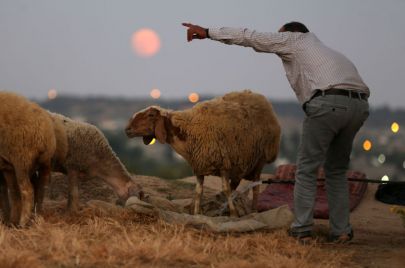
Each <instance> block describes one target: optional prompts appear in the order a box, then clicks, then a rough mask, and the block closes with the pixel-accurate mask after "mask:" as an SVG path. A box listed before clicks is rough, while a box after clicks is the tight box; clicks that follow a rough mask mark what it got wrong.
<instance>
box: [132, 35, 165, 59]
mask: <svg viewBox="0 0 405 268" xmlns="http://www.w3.org/2000/svg"><path fill="white" fill-rule="evenodd" d="M131 43H132V49H133V50H134V51H135V53H136V54H138V55H139V56H142V57H151V56H154V55H155V54H156V53H157V52H158V51H159V49H160V39H159V36H158V34H157V33H156V32H155V31H154V30H151V29H146V28H144V29H140V30H138V31H136V32H135V33H133V34H132V38H131Z"/></svg>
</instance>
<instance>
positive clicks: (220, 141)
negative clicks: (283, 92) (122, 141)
mask: <svg viewBox="0 0 405 268" xmlns="http://www.w3.org/2000/svg"><path fill="white" fill-rule="evenodd" d="M125 131H126V134H127V136H128V137H129V138H133V137H143V141H144V143H145V144H149V143H150V141H151V140H152V139H153V138H156V139H157V140H158V141H159V142H160V143H168V144H169V145H170V146H171V147H172V148H173V149H174V150H175V151H176V152H177V153H178V154H180V155H181V156H182V157H183V158H184V159H185V160H186V161H187V162H188V163H189V164H190V165H191V167H192V169H193V172H194V174H195V175H196V177H197V184H196V190H195V191H196V193H195V203H194V210H193V213H194V214H199V213H200V204H201V196H202V193H203V183H204V176H207V175H214V176H220V177H222V189H223V191H224V192H225V195H226V196H227V200H228V206H229V210H230V214H231V216H237V212H236V209H235V206H234V204H233V202H232V198H231V191H233V190H235V189H236V188H237V186H238V185H239V183H240V180H241V179H242V178H244V179H248V180H253V181H258V180H260V173H261V171H262V169H263V167H264V165H265V164H266V163H271V162H273V161H275V159H276V157H277V154H278V151H279V145H280V135H281V129H280V125H279V123H278V120H277V118H276V115H275V113H274V112H273V108H272V105H271V103H270V102H269V101H268V100H267V99H266V98H265V97H264V96H262V95H260V94H257V93H253V92H252V91H250V90H244V91H242V92H231V93H228V94H226V95H224V96H223V97H217V98H214V99H212V100H208V101H204V102H201V103H198V104H196V105H195V106H194V107H192V108H190V109H187V110H182V111H172V110H167V109H163V108H161V107H158V106H150V107H147V108H145V109H143V110H141V111H139V112H137V113H134V114H133V116H132V117H131V119H130V120H129V122H128V125H127V127H126V129H125ZM258 194H259V185H257V186H256V187H254V188H253V200H252V208H253V209H254V210H256V206H257V199H258Z"/></svg>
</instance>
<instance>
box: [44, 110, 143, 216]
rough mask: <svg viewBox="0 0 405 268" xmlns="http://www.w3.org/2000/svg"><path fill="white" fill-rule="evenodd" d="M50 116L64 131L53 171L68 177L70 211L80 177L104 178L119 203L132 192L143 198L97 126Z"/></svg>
mask: <svg viewBox="0 0 405 268" xmlns="http://www.w3.org/2000/svg"><path fill="white" fill-rule="evenodd" d="M50 115H51V117H52V118H53V119H54V120H56V121H59V122H61V123H62V124H63V127H64V129H65V131H66V134H67V139H68V152H67V156H66V159H65V160H64V161H59V162H58V161H56V163H54V165H53V170H54V171H60V172H62V173H64V174H66V175H67V176H68V181H69V195H68V209H69V210H70V211H72V212H73V211H76V210H77V208H78V203H79V191H78V179H79V178H80V177H84V176H87V177H94V178H97V179H102V180H104V181H105V182H106V183H107V184H108V185H110V186H111V187H112V188H113V190H114V191H115V193H117V195H118V196H119V201H118V203H119V204H123V203H125V201H126V200H127V199H128V197H130V196H133V195H137V196H138V197H139V198H142V197H143V192H142V188H141V187H140V186H139V185H137V184H136V183H134V182H133V181H132V179H131V175H130V174H129V173H128V171H127V170H126V169H125V167H124V165H123V164H122V163H121V161H120V160H119V158H118V157H117V156H116V154H115V153H114V152H113V150H112V148H111V147H110V145H109V143H108V141H107V139H106V138H105V136H104V135H103V133H102V132H101V131H100V130H99V129H98V128H97V127H95V126H93V125H91V124H88V123H83V122H78V121H75V120H72V119H70V118H68V117H65V116H63V115H60V114H55V113H50Z"/></svg>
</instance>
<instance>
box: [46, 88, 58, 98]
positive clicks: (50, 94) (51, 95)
mask: <svg viewBox="0 0 405 268" xmlns="http://www.w3.org/2000/svg"><path fill="white" fill-rule="evenodd" d="M56 96H58V92H57V91H56V89H50V90H49V91H48V99H50V100H53V99H55V98H56Z"/></svg>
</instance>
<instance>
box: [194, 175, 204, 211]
mask: <svg viewBox="0 0 405 268" xmlns="http://www.w3.org/2000/svg"><path fill="white" fill-rule="evenodd" d="M203 190H204V176H203V175H197V184H196V185H195V200H194V211H193V212H194V213H193V214H194V215H197V214H200V213H201V199H202V195H203Z"/></svg>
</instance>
